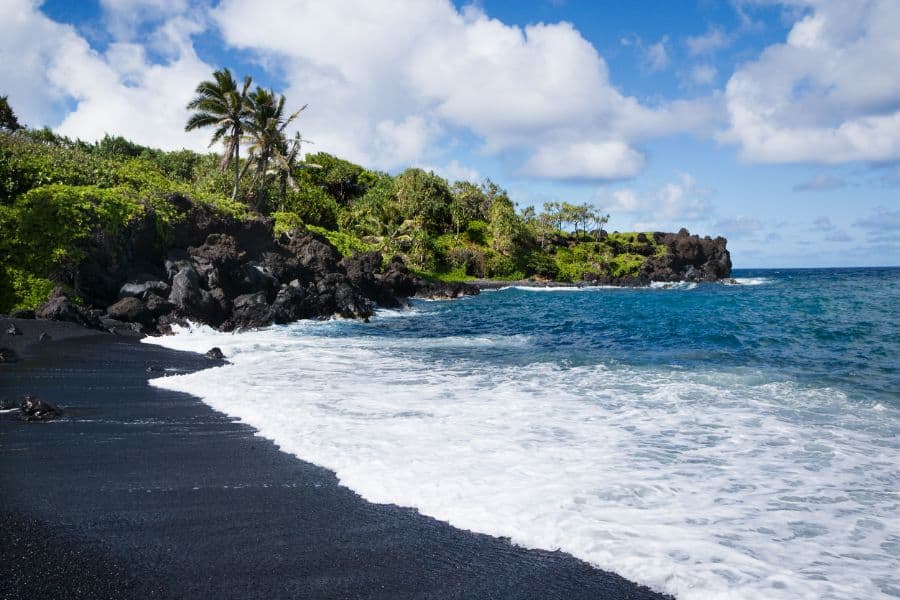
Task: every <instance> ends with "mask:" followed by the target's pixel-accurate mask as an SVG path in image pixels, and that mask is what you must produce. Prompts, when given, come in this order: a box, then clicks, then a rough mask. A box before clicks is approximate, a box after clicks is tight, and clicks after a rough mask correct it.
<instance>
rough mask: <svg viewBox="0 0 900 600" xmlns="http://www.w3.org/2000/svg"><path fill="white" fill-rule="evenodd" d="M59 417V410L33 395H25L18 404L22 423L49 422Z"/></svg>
mask: <svg viewBox="0 0 900 600" xmlns="http://www.w3.org/2000/svg"><path fill="white" fill-rule="evenodd" d="M59 415H60V410H59V409H58V408H56V407H55V406H53V405H52V404H50V403H49V402H44V401H43V400H41V399H40V398H38V397H37V396H35V395H34V394H25V396H23V397H22V403H21V404H19V418H21V419H22V420H23V421H49V420H50V419H55V418H56V417H58V416H59Z"/></svg>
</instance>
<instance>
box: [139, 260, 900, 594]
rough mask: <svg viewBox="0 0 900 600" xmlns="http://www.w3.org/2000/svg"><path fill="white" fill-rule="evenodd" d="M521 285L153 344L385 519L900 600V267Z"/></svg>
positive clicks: (696, 572)
mask: <svg viewBox="0 0 900 600" xmlns="http://www.w3.org/2000/svg"><path fill="white" fill-rule="evenodd" d="M735 277H736V278H737V280H738V281H739V282H740V285H726V284H721V283H714V284H699V285H698V284H679V285H676V286H674V287H670V288H659V287H657V288H654V289H603V288H587V289H575V290H573V289H553V290H530V289H520V288H507V289H503V290H499V291H493V292H486V293H483V294H482V295H480V296H477V297H473V298H467V299H464V300H456V301H450V302H426V301H417V302H415V303H414V306H413V308H412V309H410V310H403V311H382V312H380V313H379V314H378V316H377V317H376V318H374V319H373V320H372V322H371V323H368V324H366V323H361V322H355V321H326V322H302V323H296V324H293V325H289V326H280V327H272V328H269V329H265V330H261V331H256V332H249V333H242V334H238V335H232V334H224V333H218V332H214V331H212V330H209V329H207V328H195V329H192V330H189V331H182V332H181V333H179V334H178V335H175V336H169V337H164V338H157V339H150V340H147V341H148V342H151V343H158V344H162V345H165V346H169V347H172V348H178V349H189V350H196V351H203V352H205V351H206V350H207V349H209V348H210V347H211V346H219V347H221V348H222V350H223V351H224V352H225V354H226V356H227V357H228V358H229V360H230V361H231V363H232V364H230V365H227V366H224V367H219V368H212V369H208V370H205V371H202V372H198V373H194V374H189V375H172V376H169V377H165V378H159V379H154V380H153V381H152V384H153V385H157V386H160V387H164V388H168V389H173V390H179V391H184V392H189V393H191V394H194V395H196V396H199V397H200V398H202V399H203V400H204V401H205V402H206V403H208V404H209V405H210V406H212V407H213V408H215V409H217V410H220V411H222V412H224V413H226V414H228V415H231V416H233V417H236V418H238V419H240V420H242V421H244V422H246V423H248V424H250V425H252V426H254V427H255V428H257V429H258V430H259V433H260V435H262V436H264V437H267V438H271V439H272V440H274V441H275V442H276V443H277V444H278V445H279V446H280V447H281V449H282V450H284V451H285V452H289V453H291V454H294V455H296V456H298V457H299V458H302V459H304V460H307V461H310V462H313V463H316V464H319V465H322V466H324V467H327V468H329V469H332V470H334V471H335V472H336V473H337V475H338V477H339V478H340V480H341V481H342V483H343V484H345V485H347V486H348V487H350V488H352V489H353V490H355V491H356V492H358V493H359V494H361V495H362V496H363V497H365V498H366V499H368V500H370V501H372V502H384V503H394V504H399V505H404V506H412V507H416V508H418V509H419V510H420V511H421V512H422V513H424V514H426V515H430V516H433V517H435V518H437V519H441V520H445V521H449V522H450V523H451V524H453V525H456V526H458V527H461V528H464V529H471V530H474V531H479V532H484V533H488V534H492V535H497V536H508V537H510V538H511V539H512V541H513V542H515V543H518V544H521V545H525V546H530V547H538V548H545V549H551V550H552V549H560V550H563V551H565V552H569V553H571V554H573V555H575V556H577V557H579V558H582V559H584V560H586V561H588V562H590V563H592V564H594V565H597V566H598V567H601V568H603V569H608V570H612V571H615V572H617V573H619V574H621V575H623V576H625V577H627V578H629V579H632V580H634V581H637V582H640V583H644V584H647V585H649V586H651V587H653V588H654V589H657V590H660V591H666V592H670V593H673V594H676V595H677V596H678V597H679V598H685V599H688V598H702V599H708V598H754V599H756V598H768V599H777V598H816V599H819V598H882V597H898V596H900V269H898V268H885V269H835V270H826V269H818V270H764V271H763V270H761V271H736V272H735Z"/></svg>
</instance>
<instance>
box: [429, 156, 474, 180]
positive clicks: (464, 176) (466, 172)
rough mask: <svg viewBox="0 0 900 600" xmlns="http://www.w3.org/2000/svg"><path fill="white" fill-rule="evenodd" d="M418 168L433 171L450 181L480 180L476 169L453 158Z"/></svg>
mask: <svg viewBox="0 0 900 600" xmlns="http://www.w3.org/2000/svg"><path fill="white" fill-rule="evenodd" d="M420 168H421V169H422V170H424V171H433V172H434V173H437V174H438V175H440V176H441V177H443V178H444V179H446V180H447V181H448V182H450V183H453V182H455V181H471V182H472V183H477V182H479V181H481V174H480V173H479V172H478V170H477V169H473V168H472V167H467V166H465V165H462V164H460V162H459V161H458V160H456V159H455V158H454V159H453V160H451V161H450V162H449V163H447V164H445V165H443V166H433V165H426V166H423V167H420Z"/></svg>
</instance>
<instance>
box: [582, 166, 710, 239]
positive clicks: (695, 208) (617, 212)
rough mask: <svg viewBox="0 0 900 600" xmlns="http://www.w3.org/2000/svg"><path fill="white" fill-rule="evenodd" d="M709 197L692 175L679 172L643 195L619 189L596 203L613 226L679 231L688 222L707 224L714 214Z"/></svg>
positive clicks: (708, 192)
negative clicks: (675, 176)
mask: <svg viewBox="0 0 900 600" xmlns="http://www.w3.org/2000/svg"><path fill="white" fill-rule="evenodd" d="M710 194H711V192H710V190H707V189H703V188H701V187H699V186H698V185H697V182H696V180H695V179H694V178H693V177H692V176H691V175H689V174H687V173H679V174H678V177H677V179H676V180H675V181H671V182H669V183H666V184H665V185H663V186H661V187H659V188H656V189H653V190H649V191H643V192H641V191H638V190H635V189H634V188H622V189H619V190H616V191H614V192H612V193H611V194H609V195H608V197H603V196H601V198H600V199H599V200H598V204H600V205H602V206H603V210H604V212H609V213H610V215H611V217H612V219H613V220H615V221H616V223H623V222H627V223H630V227H632V228H634V229H636V230H643V231H650V230H657V231H665V230H670V229H671V230H678V229H679V228H681V227H683V226H685V225H687V224H690V223H699V222H704V221H708V220H709V219H710V218H711V217H712V216H713V215H714V214H715V209H714V207H713V206H712V205H711V204H710V202H709V200H708V198H709V196H710Z"/></svg>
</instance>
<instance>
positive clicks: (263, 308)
mask: <svg viewBox="0 0 900 600" xmlns="http://www.w3.org/2000/svg"><path fill="white" fill-rule="evenodd" d="M271 322H272V310H271V309H270V308H269V303H268V302H266V294H265V293H264V292H256V293H255V294H243V295H241V296H238V297H237V298H235V299H234V308H233V309H232V313H231V325H232V327H233V328H235V329H250V328H252V327H265V326H266V325H269V324H270V323H271Z"/></svg>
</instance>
